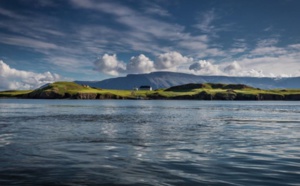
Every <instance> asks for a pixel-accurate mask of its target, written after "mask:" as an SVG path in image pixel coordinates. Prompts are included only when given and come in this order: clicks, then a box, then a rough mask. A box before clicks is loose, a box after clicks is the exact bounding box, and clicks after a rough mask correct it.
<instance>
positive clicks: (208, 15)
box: [195, 10, 216, 33]
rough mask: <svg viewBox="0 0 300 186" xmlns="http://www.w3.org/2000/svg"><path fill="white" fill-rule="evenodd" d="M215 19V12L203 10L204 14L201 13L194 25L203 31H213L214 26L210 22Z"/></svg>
mask: <svg viewBox="0 0 300 186" xmlns="http://www.w3.org/2000/svg"><path fill="white" fill-rule="evenodd" d="M215 19H216V14H215V12H214V11H213V10H211V11H208V12H205V13H204V14H202V16H201V19H200V21H199V23H198V24H196V25H195V27H196V28H198V29H200V30H201V31H202V32H205V33H210V32H213V31H214V29H215V26H214V25H212V22H213V21H214V20H215Z"/></svg>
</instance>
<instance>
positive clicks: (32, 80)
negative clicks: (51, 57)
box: [0, 60, 61, 90]
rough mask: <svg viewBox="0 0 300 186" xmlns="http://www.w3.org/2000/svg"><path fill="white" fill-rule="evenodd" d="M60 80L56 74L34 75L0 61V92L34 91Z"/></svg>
mask: <svg viewBox="0 0 300 186" xmlns="http://www.w3.org/2000/svg"><path fill="white" fill-rule="evenodd" d="M60 79H61V77H60V76H59V75H58V74H53V73H51V72H44V73H35V72H30V71H23V70H17V69H14V68H11V67H10V66H9V65H7V64H6V63H4V62H3V61H2V60H0V81H1V84H0V90H18V89H35V88H38V87H40V86H42V85H44V84H46V83H52V82H54V81H58V80H60Z"/></svg>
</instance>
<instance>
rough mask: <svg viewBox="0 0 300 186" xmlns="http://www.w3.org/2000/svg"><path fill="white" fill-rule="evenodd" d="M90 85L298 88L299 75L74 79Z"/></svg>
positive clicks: (163, 74)
mask: <svg viewBox="0 0 300 186" xmlns="http://www.w3.org/2000/svg"><path fill="white" fill-rule="evenodd" d="M74 82H76V83H78V84H85V85H89V86H91V87H97V88H105V89H117V90H130V89H133V88H134V87H139V86H141V85H149V86H152V87H153V88H154V89H160V88H168V87H171V86H177V85H182V84H188V83H225V84H245V85H248V86H253V87H257V88H262V89H274V88H275V89H276V88H300V77H287V78H271V77H237V76H203V75H194V74H185V73H178V72H151V73H148V74H128V75H127V76H124V77H116V78H109V79H105V80H102V81H74Z"/></svg>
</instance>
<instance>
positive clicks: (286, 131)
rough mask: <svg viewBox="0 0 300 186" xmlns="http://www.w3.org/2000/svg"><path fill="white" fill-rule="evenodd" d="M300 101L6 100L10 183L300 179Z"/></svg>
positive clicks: (1, 164)
mask: <svg viewBox="0 0 300 186" xmlns="http://www.w3.org/2000/svg"><path fill="white" fill-rule="evenodd" d="M299 106H300V103H299V102H226V101H224V102H219V101H213V102H211V101H141V100H139V101H120V100H118V101H117V100H110V101H91V100H90V101H82V100H50V101H48V100H0V185H70V186H71V185H72V186H73V185H298V184H300V169H299V167H300V133H299V132H300V117H299V113H300V107H299Z"/></svg>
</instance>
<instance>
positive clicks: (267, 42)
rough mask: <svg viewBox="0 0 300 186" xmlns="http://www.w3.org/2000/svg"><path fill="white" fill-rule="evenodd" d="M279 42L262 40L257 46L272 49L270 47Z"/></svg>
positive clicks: (270, 39)
mask: <svg viewBox="0 0 300 186" xmlns="http://www.w3.org/2000/svg"><path fill="white" fill-rule="evenodd" d="M278 42H279V40H278V39H276V38H269V39H261V40H259V41H258V42H257V46H258V47H270V46H274V45H275V44H277V43H278Z"/></svg>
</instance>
